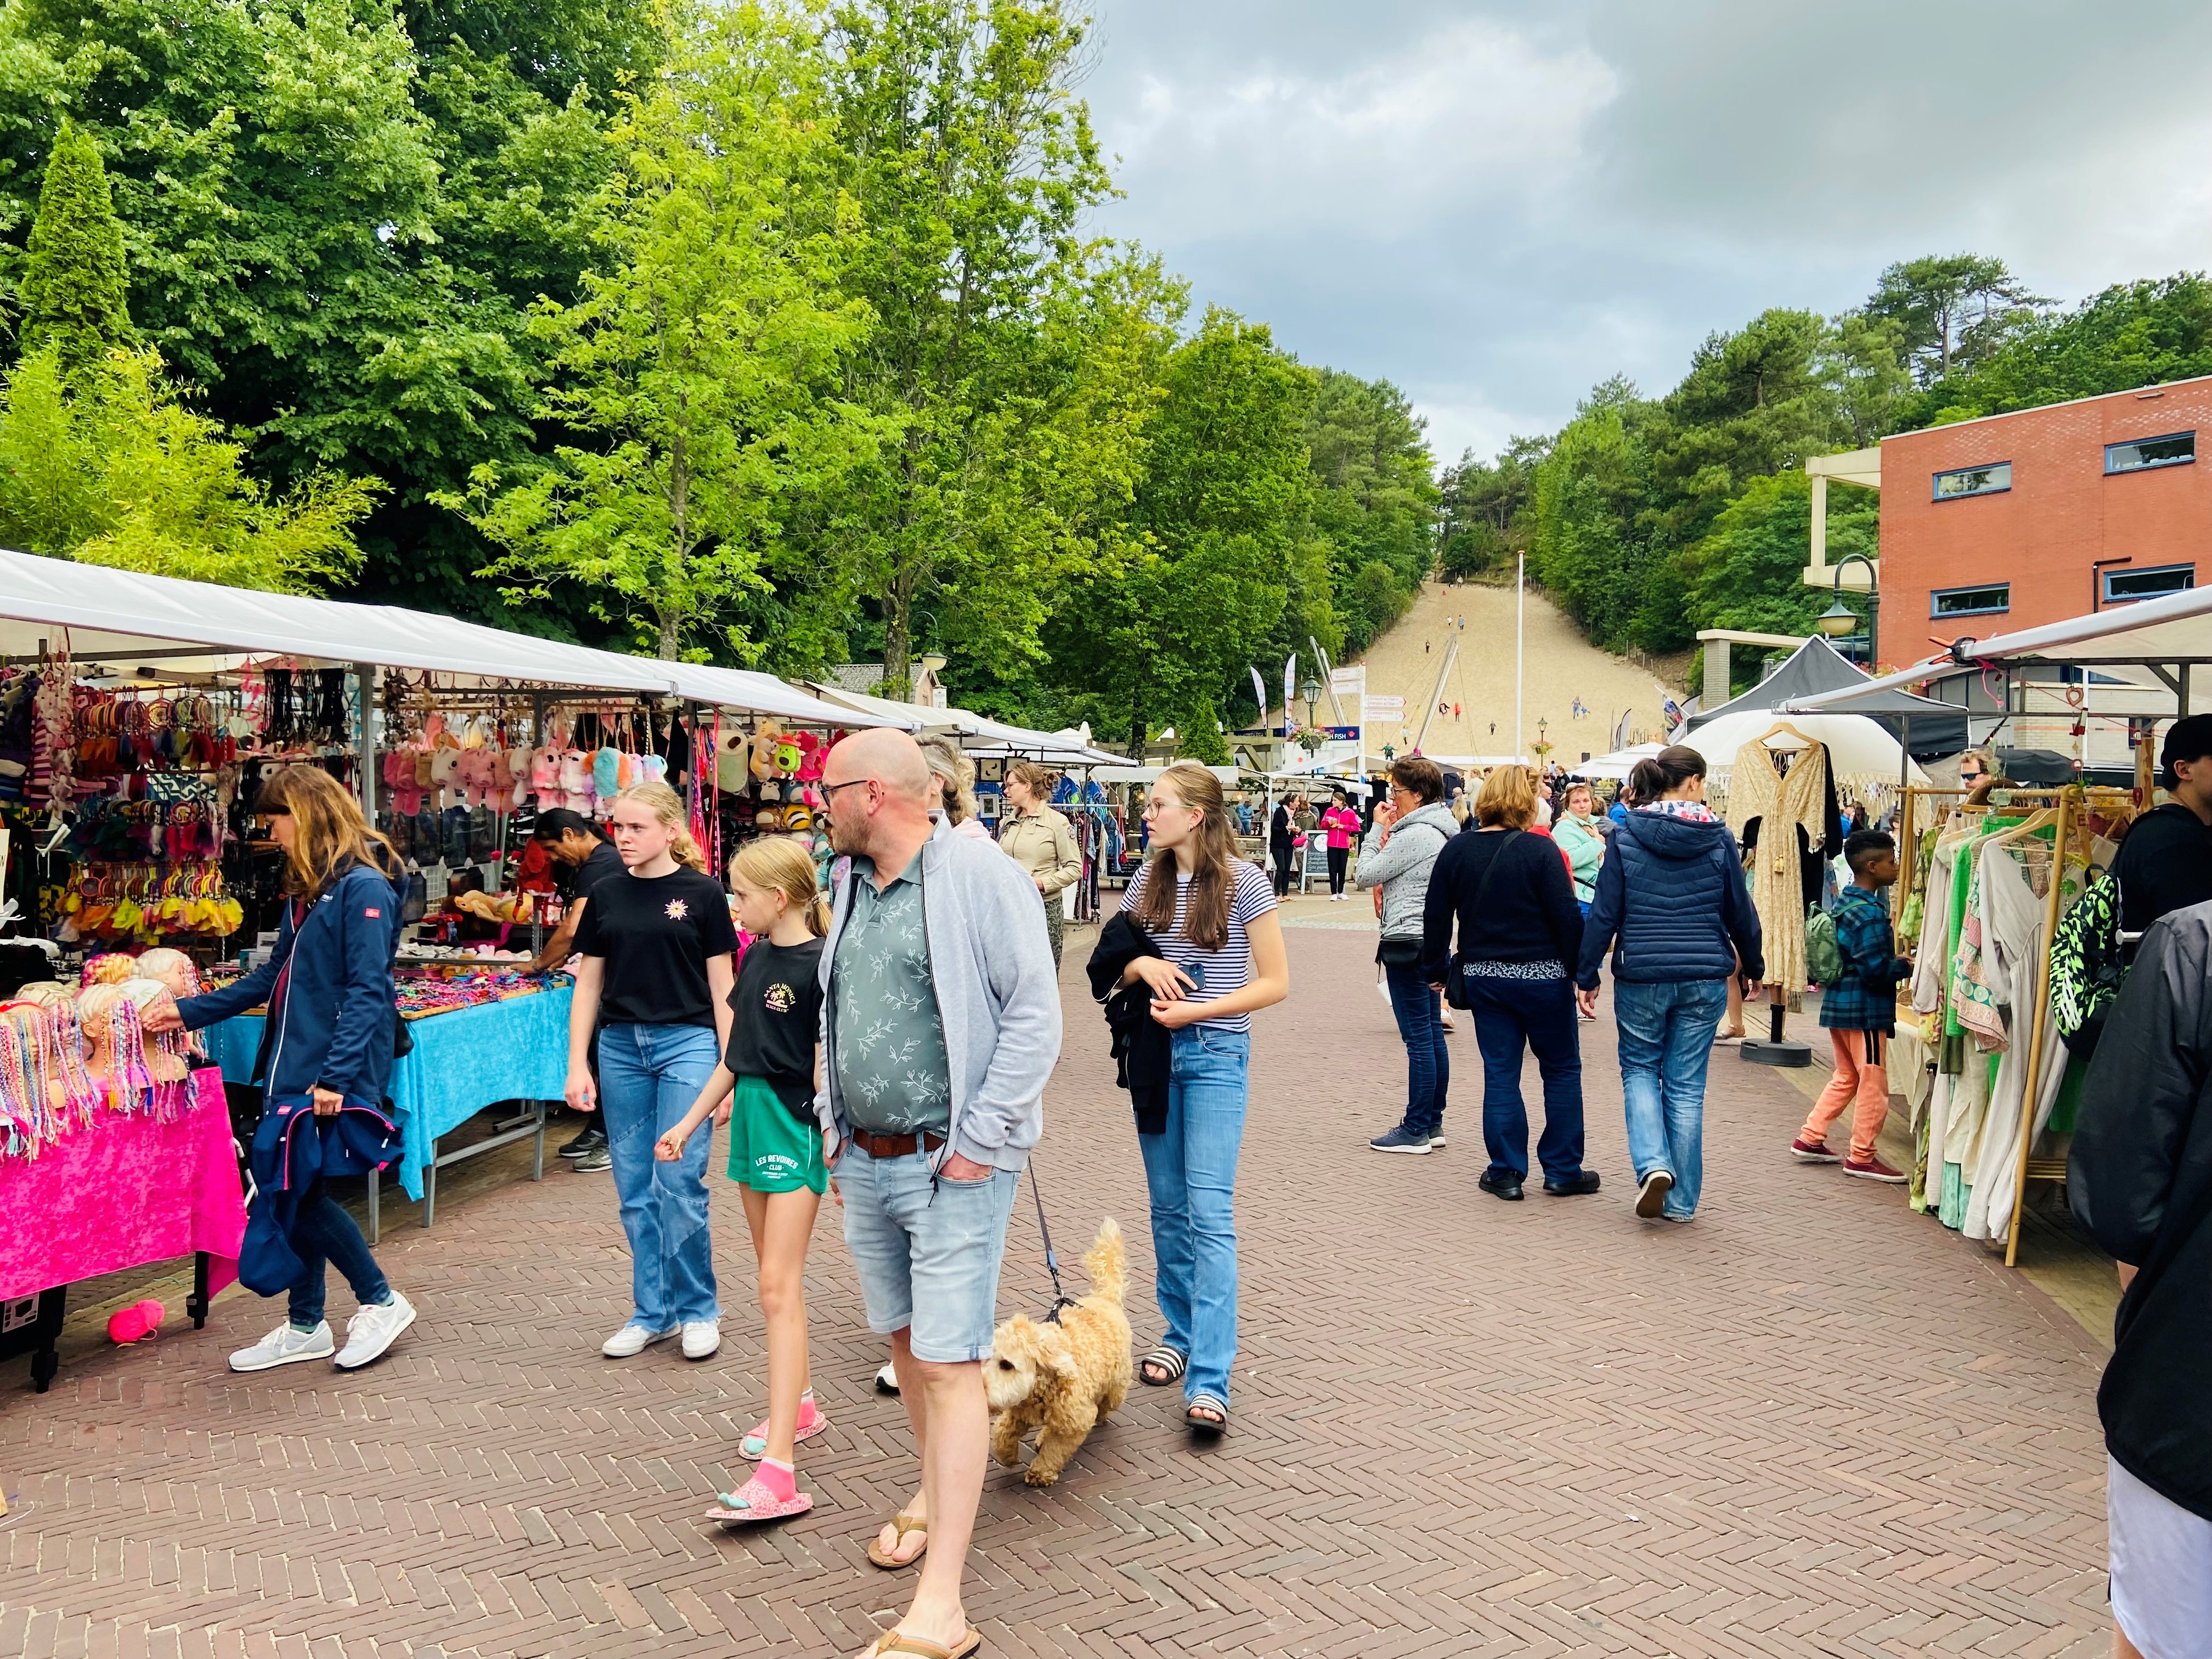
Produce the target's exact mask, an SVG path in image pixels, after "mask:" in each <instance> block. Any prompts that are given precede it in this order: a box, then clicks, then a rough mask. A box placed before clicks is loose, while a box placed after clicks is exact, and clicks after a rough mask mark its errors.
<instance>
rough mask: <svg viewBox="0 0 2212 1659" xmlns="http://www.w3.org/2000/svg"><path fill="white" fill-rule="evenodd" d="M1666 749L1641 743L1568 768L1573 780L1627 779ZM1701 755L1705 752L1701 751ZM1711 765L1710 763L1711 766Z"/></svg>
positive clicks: (1654, 744)
mask: <svg viewBox="0 0 2212 1659" xmlns="http://www.w3.org/2000/svg"><path fill="white" fill-rule="evenodd" d="M1662 747H1664V745H1663V744H1656V743H1639V744H1633V745H1632V746H1631V747H1629V748H1626V749H1616V750H1613V753H1611V754H1610V755H1600V756H1598V757H1596V758H1595V759H1593V760H1586V761H1583V762H1580V763H1577V764H1576V765H1573V766H1570V767H1569V768H1567V775H1568V776H1569V777H1571V778H1615V779H1620V778H1626V776H1627V775H1629V774H1630V773H1631V772H1632V771H1634V770H1635V769H1636V763H1637V762H1638V761H1640V760H1650V758H1651V757H1653V756H1654V755H1656V754H1657V753H1658V752H1659V750H1661V749H1662ZM1703 752H1704V751H1703V750H1699V753H1701V754H1702V753H1703ZM1707 764H1708V765H1710V764H1711V762H1708V763H1707Z"/></svg>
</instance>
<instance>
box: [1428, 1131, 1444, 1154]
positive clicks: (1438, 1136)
mask: <svg viewBox="0 0 2212 1659" xmlns="http://www.w3.org/2000/svg"><path fill="white" fill-rule="evenodd" d="M1443 1149H1444V1132H1443V1130H1442V1129H1439V1130H1437V1132H1436V1133H1434V1134H1432V1135H1431V1136H1430V1137H1429V1150H1430V1151H1431V1152H1442V1151H1443Z"/></svg>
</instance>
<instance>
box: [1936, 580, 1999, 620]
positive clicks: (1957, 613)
mask: <svg viewBox="0 0 2212 1659" xmlns="http://www.w3.org/2000/svg"><path fill="white" fill-rule="evenodd" d="M1929 599H1930V601H1931V604H1930V605H1929V611H1928V614H1929V616H1931V617H1985V616H1987V615H1989V614H1990V612H1991V611H2009V610H2011V609H2012V584H2011V583H2010V582H1992V583H1990V585H1989V586H1986V587H1939V588H1937V589H1936V592H1933V593H1931V594H1930V595H1929Z"/></svg>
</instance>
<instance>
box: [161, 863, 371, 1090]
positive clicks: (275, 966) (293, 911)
mask: <svg viewBox="0 0 2212 1659" xmlns="http://www.w3.org/2000/svg"><path fill="white" fill-rule="evenodd" d="M398 948H399V896H398V893H397V892H396V891H395V890H393V888H392V884H391V882H389V881H388V880H386V878H385V877H384V876H383V875H382V874H381V873H380V872H378V871H376V870H374V869H372V868H371V867H370V866H368V865H365V864H357V865H356V866H354V867H353V868H352V869H350V870H349V871H347V872H345V873H344V874H343V875H342V876H340V877H339V878H337V880H336V881H334V882H332V883H331V884H330V886H329V887H328V888H327V889H326V890H325V891H324V893H323V896H321V897H320V898H319V899H317V900H315V901H314V902H313V903H312V904H302V903H301V902H299V901H297V900H294V901H292V902H289V903H288V904H286V905H285V907H284V918H283V921H282V922H280V923H279V924H278V926H277V929H276V948H275V949H274V950H272V951H270V953H269V960H268V961H267V962H265V963H263V964H262V965H261V966H260V967H258V968H257V969H254V970H253V971H252V973H250V974H248V975H246V977H245V978H244V979H241V980H240V981H238V983H237V984H235V985H229V986H226V987H223V988H222V990H220V991H210V992H209V993H208V994H206V995H204V996H197V997H190V998H187V999H186V1000H184V1001H183V1002H180V1003H179V1004H178V1005H177V1007H178V1011H179V1012H180V1013H182V1014H183V1015H184V1017H185V1027H186V1029H187V1030H195V1031H197V1030H199V1029H200V1028H201V1027H202V1026H204V1025H212V1024H215V1023H216V1021H217V1020H223V1019H228V1018H230V1017H231V1016H232V1015H233V1014H242V1013H244V1012H246V1010H247V1009H249V1008H258V1007H259V1006H261V1005H262V1004H263V1003H264V1002H265V1003H267V1004H268V1005H269V1024H268V1026H267V1028H266V1030H264V1032H263V1034H262V1039H261V1054H260V1057H259V1059H258V1060H257V1061H256V1062H255V1065H254V1075H255V1076H256V1077H257V1078H258V1079H260V1080H261V1083H262V1086H263V1088H264V1090H265V1091H266V1092H267V1097H269V1098H270V1099H274V1098H275V1097H277V1096H279V1095H288V1096H304V1095H305V1094H307V1091H309V1090H311V1089H313V1088H316V1087H318V1086H319V1087H322V1088H325V1089H331V1090H334V1091H337V1093H339V1094H341V1095H343V1096H344V1097H346V1099H347V1100H349V1101H352V1102H357V1103H361V1104H363V1105H368V1106H375V1105H378V1104H380V1103H382V1101H383V1099H384V1097H385V1096H386V1093H387V1092H388V1090H389V1085H390V1083H391V1079H392V1040H393V1037H394V1035H395V1033H396V1030H397V1027H398V1018H399V1016H398V1011H397V1010H396V1009H395V1008H394V1007H393V1006H392V957H393V955H394V954H395V953H396V952H397V951H398Z"/></svg>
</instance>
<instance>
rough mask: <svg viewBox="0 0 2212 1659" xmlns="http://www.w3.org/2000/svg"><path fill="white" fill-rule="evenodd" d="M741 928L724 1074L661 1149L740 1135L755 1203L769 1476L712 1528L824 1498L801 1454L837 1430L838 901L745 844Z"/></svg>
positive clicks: (744, 1446)
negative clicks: (747, 938) (829, 1054)
mask: <svg viewBox="0 0 2212 1659" xmlns="http://www.w3.org/2000/svg"><path fill="white" fill-rule="evenodd" d="M730 890H731V892H732V894H733V895H735V896H736V898H737V908H738V924H739V925H740V926H742V927H744V930H745V931H746V932H747V933H750V934H752V935H753V942H752V944H751V945H750V946H749V947H748V948H747V950H746V951H745V957H744V962H743V963H741V964H740V965H739V967H738V983H737V989H736V991H735V992H734V993H732V996H731V999H730V1009H731V1018H730V1040H729V1047H728V1048H727V1050H726V1053H725V1054H724V1055H723V1058H722V1062H721V1064H720V1065H719V1066H715V1067H714V1075H713V1076H711V1077H709V1078H708V1079H707V1086H706V1087H705V1088H703V1089H702V1090H701V1091H699V1097H698V1099H696V1100H695V1101H694V1102H692V1103H691V1109H690V1111H689V1112H686V1113H685V1114H684V1119H683V1121H681V1122H679V1123H678V1124H677V1125H676V1127H674V1128H672V1129H671V1130H669V1131H668V1132H667V1133H665V1134H664V1135H662V1136H661V1137H660V1139H659V1143H658V1144H657V1145H656V1146H654V1148H653V1153H654V1156H656V1157H657V1158H659V1160H660V1161H661V1162H662V1163H663V1164H679V1163H681V1162H682V1161H683V1158H684V1146H685V1144H686V1143H687V1142H688V1141H689V1140H690V1138H691V1134H692V1132H693V1131H694V1130H696V1129H697V1128H698V1127H699V1126H700V1125H701V1124H702V1123H703V1122H705V1121H707V1118H708V1115H709V1114H712V1115H713V1117H714V1121H715V1122H717V1123H727V1124H729V1125H730V1170H729V1173H730V1179H731V1180H732V1181H734V1182H737V1183H738V1190H739V1192H740V1193H742V1194H744V1206H745V1226H746V1228H747V1230H748V1231H750V1233H751V1235H752V1242H753V1256H754V1259H755V1261H757V1263H758V1264H759V1268H760V1305H761V1317H762V1319H763V1322H765V1323H766V1325H767V1327H768V1418H767V1420H766V1421H764V1422H763V1423H761V1424H760V1425H758V1426H757V1427H756V1428H755V1429H754V1430H753V1431H752V1432H751V1433H750V1434H749V1435H747V1436H746V1437H744V1439H743V1440H742V1441H740V1442H739V1443H738V1446H739V1449H741V1450H742V1451H743V1452H744V1455H746V1456H747V1457H750V1458H752V1459H754V1460H756V1461H757V1462H758V1463H759V1465H760V1468H759V1471H758V1472H757V1474H755V1475H754V1476H753V1478H752V1479H751V1480H748V1481H746V1482H745V1483H744V1486H740V1487H738V1490H737V1491H735V1492H723V1493H721V1494H720V1495H719V1496H718V1497H717V1499H716V1502H715V1507H714V1508H713V1509H711V1510H708V1512H707V1518H708V1520H710V1521H721V1522H747V1521H775V1520H780V1519H781V1518H782V1517H783V1516H790V1515H803V1514H805V1512H806V1511H807V1510H811V1509H812V1508H813V1507H814V1499H813V1498H811V1496H809V1495H808V1494H806V1493H805V1492H800V1491H799V1488H798V1485H797V1480H796V1476H795V1474H794V1473H793V1458H794V1457H795V1455H796V1448H797V1445H798V1443H799V1441H801V1440H810V1439H811V1438H813V1437H814V1436H816V1435H817V1434H819V1433H821V1432H822V1431H823V1430H824V1429H826V1428H828V1427H829V1419H827V1418H825V1417H823V1415H822V1413H821V1411H820V1409H819V1408H818V1407H817V1406H816V1405H815V1403H814V1390H813V1389H811V1388H810V1387H808V1386H807V1364H806V1291H805V1285H804V1282H803V1276H804V1274H805V1270H806V1244H807V1241H808V1239H809V1238H810V1237H812V1235H813V1231H814V1216H815V1212H816V1211H817V1209H818V1208H819V1207H820V1206H821V1203H822V1193H823V1188H824V1187H826V1186H827V1185H828V1184H829V1172H828V1169H827V1166H826V1164H824V1162H823V1159H824V1155H825V1154H824V1148H823V1143H822V1134H821V1132H820V1130H819V1129H818V1128H817V1126H816V1123H815V1117H814V1092H815V1089H816V1086H817V1078H818V1077H819V1075H820V1070H821V1055H822V1050H821V1043H820V1037H821V1023H822V985H821V969H822V939H823V934H825V933H828V932H829V900H828V899H827V898H826V897H825V896H823V894H822V893H821V891H820V890H818V889H817V886H816V884H815V879H814V860H813V859H812V858H811V857H810V856H809V855H808V854H807V853H806V852H805V849H804V848H802V847H801V846H800V845H799V843H798V842H794V841H788V840H785V839H782V838H781V837H773V836H771V837H766V838H763V839H762V840H759V841H756V842H748V843H747V844H746V845H745V846H744V848H740V849H739V851H738V854H737V856H736V857H735V858H733V859H732V860H730Z"/></svg>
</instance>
